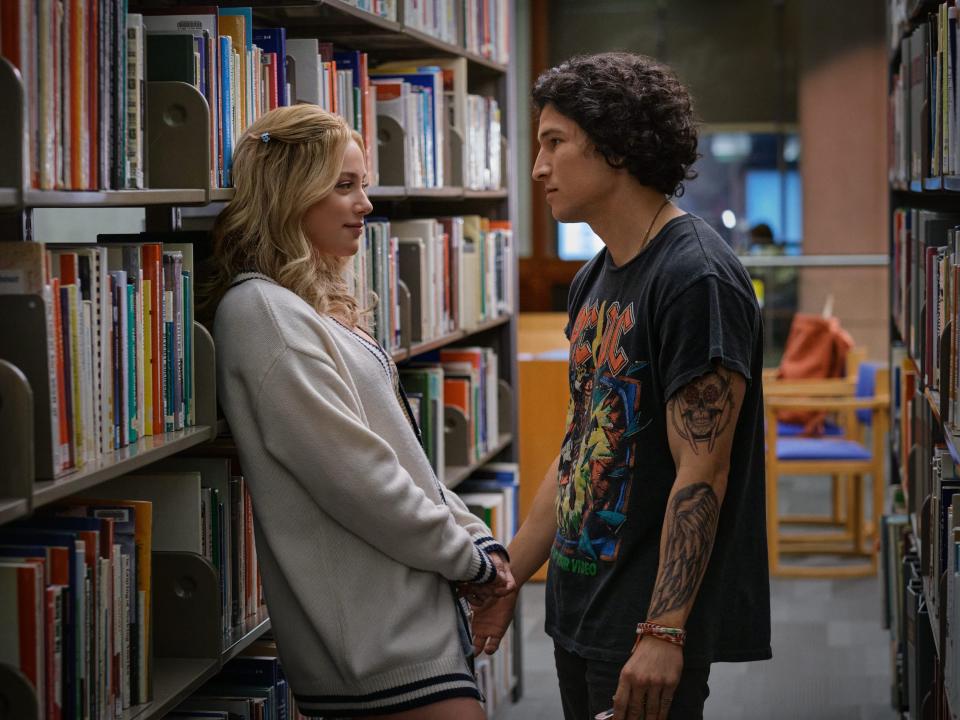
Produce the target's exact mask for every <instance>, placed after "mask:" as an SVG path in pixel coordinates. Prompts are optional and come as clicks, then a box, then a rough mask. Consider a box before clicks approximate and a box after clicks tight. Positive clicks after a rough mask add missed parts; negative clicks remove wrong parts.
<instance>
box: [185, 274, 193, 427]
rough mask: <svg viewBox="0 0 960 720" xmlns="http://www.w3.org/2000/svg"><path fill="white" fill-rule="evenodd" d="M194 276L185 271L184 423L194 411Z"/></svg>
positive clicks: (186, 422)
mask: <svg viewBox="0 0 960 720" xmlns="http://www.w3.org/2000/svg"><path fill="white" fill-rule="evenodd" d="M192 368H193V278H191V277H190V271H189V270H184V271H183V424H184V426H186V425H188V424H190V425H193V424H194V423H192V422H188V421H189V420H190V414H191V413H192V412H193V372H192Z"/></svg>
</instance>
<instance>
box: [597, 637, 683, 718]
mask: <svg viewBox="0 0 960 720" xmlns="http://www.w3.org/2000/svg"><path fill="white" fill-rule="evenodd" d="M682 672H683V648H682V647H680V646H679V645H674V644H673V643H669V642H665V641H663V640H658V639H657V638H653V637H645V638H643V639H642V640H641V641H640V642H639V643H637V646H636V647H635V648H634V650H633V654H632V655H631V656H630V659H629V660H627V664H626V665H624V666H623V670H621V671H620V684H619V685H618V686H617V692H616V694H615V695H614V696H613V712H614V714H613V718H614V720H667V716H668V715H669V714H670V704H671V702H673V693H674V691H675V690H676V689H677V685H678V684H679V683H680V675H681V673H682Z"/></svg>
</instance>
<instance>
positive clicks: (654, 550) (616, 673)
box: [474, 53, 771, 720]
mask: <svg viewBox="0 0 960 720" xmlns="http://www.w3.org/2000/svg"><path fill="white" fill-rule="evenodd" d="M533 100H534V102H535V103H536V106H537V108H538V109H539V111H540V125H539V141H540V153H539V155H538V156H537V161H536V164H535V166H534V169H533V178H534V180H537V181H538V182H542V183H543V185H544V188H545V191H546V195H547V203H548V204H549V205H550V207H551V209H552V211H553V216H554V218H556V219H557V220H560V221H562V222H578V221H582V222H587V223H589V224H590V226H591V227H592V228H593V230H594V232H596V233H597V235H599V236H600V237H601V238H602V240H603V242H604V245H605V248H604V249H603V250H601V251H600V253H599V254H598V255H597V256H596V257H594V258H593V259H592V260H591V261H590V262H588V263H587V264H586V265H585V266H584V267H583V268H582V269H581V270H580V271H579V272H578V273H577V276H576V277H575V278H574V281H573V283H572V285H571V287H570V295H569V301H568V312H569V323H568V325H567V328H566V333H567V336H568V337H569V339H570V396H571V397H570V409H569V412H568V415H567V422H568V426H567V432H566V436H565V438H564V441H563V444H562V446H561V448H560V454H559V455H558V457H557V459H556V461H555V462H554V463H553V465H552V467H551V468H550V470H549V472H548V473H547V475H546V477H545V478H544V480H543V483H542V484H541V486H540V489H539V491H538V494H537V497H536V500H535V502H534V505H533V508H532V510H531V513H530V515H529V517H528V518H527V520H526V522H525V523H524V525H523V527H522V528H521V529H520V531H519V532H518V534H517V537H516V539H515V540H514V542H513V543H512V544H511V546H510V548H509V551H510V555H511V558H512V561H513V562H512V570H513V573H514V576H515V578H516V580H517V582H518V583H522V582H524V581H526V580H527V579H529V577H530V576H531V575H532V574H533V573H534V572H535V571H536V569H537V568H538V567H539V566H540V565H541V564H542V563H543V562H544V560H546V559H547V558H548V557H549V561H550V566H549V575H548V580H547V589H546V603H547V607H546V631H547V633H548V634H549V635H550V636H551V637H552V638H553V640H554V644H555V657H556V665H557V674H558V677H559V681H560V692H561V699H562V702H563V708H564V715H565V717H566V720H585V719H586V718H592V717H594V716H595V715H596V714H597V713H599V712H602V711H604V710H606V709H608V708H611V707H613V709H614V711H615V714H614V718H616V720H624V719H629V720H634V719H636V718H646V719H647V720H665V719H666V718H670V720H678V719H680V720H686V719H687V718H702V716H703V705H704V701H705V700H706V697H707V694H708V687H707V680H708V676H709V672H710V664H711V663H712V662H716V661H747V660H762V659H766V658H769V657H770V656H771V651H770V607H769V579H768V575H767V550H766V531H765V503H764V475H763V473H764V458H763V451H764V445H763V400H762V395H761V369H762V344H763V343H762V341H761V333H762V329H761V322H760V313H759V308H758V306H757V302H756V297H755V295H754V292H753V288H752V286H751V283H750V278H749V276H748V275H747V272H746V271H745V270H744V268H743V266H742V265H741V264H740V262H739V261H738V260H737V258H736V256H735V255H734V254H733V252H732V251H731V250H730V248H729V247H728V246H727V245H726V244H725V242H724V241H723V240H722V239H721V238H720V236H719V235H717V233H715V232H714V231H713V230H711V229H710V227H708V226H707V225H706V224H705V223H704V222H703V221H702V220H700V219H699V218H697V217H694V216H692V215H689V214H686V213H684V212H683V211H682V210H680V209H679V208H677V207H676V206H675V205H673V203H672V202H670V198H671V197H675V196H678V195H680V194H681V193H682V191H683V181H684V180H689V179H692V178H693V177H695V173H693V172H691V170H690V167H691V165H692V164H693V163H694V161H695V160H696V157H697V154H696V149H697V131H696V126H695V121H694V117H693V112H692V107H691V100H690V97H689V95H688V94H687V91H686V90H685V89H684V88H683V87H682V86H681V85H680V83H679V81H678V80H677V79H676V77H675V76H674V75H673V73H672V72H671V71H670V70H669V69H667V68H666V67H664V66H662V65H659V64H657V63H655V62H654V61H653V60H651V59H650V58H647V57H644V56H640V55H633V54H628V53H606V54H602V55H594V56H589V57H576V58H573V59H571V60H569V61H567V62H565V63H563V64H561V65H559V66H558V67H555V68H553V69H551V70H548V71H546V72H545V73H544V74H543V75H541V76H540V77H539V78H538V80H537V82H536V84H535V86H534V89H533ZM514 604H515V596H512V597H508V598H504V599H503V600H501V601H499V602H498V603H497V604H496V605H494V606H492V607H489V608H487V609H485V610H480V611H478V612H477V614H476V616H475V618H474V636H475V637H474V640H475V645H476V646H477V648H478V650H481V649H486V650H487V651H488V652H492V651H493V650H495V649H496V647H497V645H498V643H499V639H500V638H501V637H502V635H503V632H504V630H505V629H506V625H507V624H508V623H509V620H510V618H511V617H512V612H513V607H514Z"/></svg>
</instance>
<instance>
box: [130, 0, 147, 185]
mask: <svg viewBox="0 0 960 720" xmlns="http://www.w3.org/2000/svg"><path fill="white" fill-rule="evenodd" d="M143 43H144V27H143V16H142V15H137V14H130V15H128V16H127V97H126V103H127V152H126V155H127V185H126V186H127V188H129V189H132V190H140V189H143V187H144V168H143V143H144V114H145V113H144V110H145V108H144V106H143V104H142V103H143V98H144V94H145V92H146V90H145V88H144V71H143V70H144V68H143V57H144V50H145V48H144V45H143Z"/></svg>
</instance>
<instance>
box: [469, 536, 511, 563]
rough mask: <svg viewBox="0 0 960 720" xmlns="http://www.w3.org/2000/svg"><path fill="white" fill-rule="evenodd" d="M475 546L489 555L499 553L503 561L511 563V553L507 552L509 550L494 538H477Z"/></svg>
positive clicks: (474, 542)
mask: <svg viewBox="0 0 960 720" xmlns="http://www.w3.org/2000/svg"><path fill="white" fill-rule="evenodd" d="M473 544H474V545H476V546H477V547H478V548H480V549H481V550H483V551H484V552H486V553H487V555H492V554H493V553H499V554H500V555H502V556H503V559H504V560H506V561H507V562H510V553H508V552H507V549H506V548H505V547H504V546H503V545H501V544H500V543H499V542H497V541H496V540H495V539H494V538H492V537H490V536H489V535H483V536H480V537H477V538H474V540H473Z"/></svg>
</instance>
